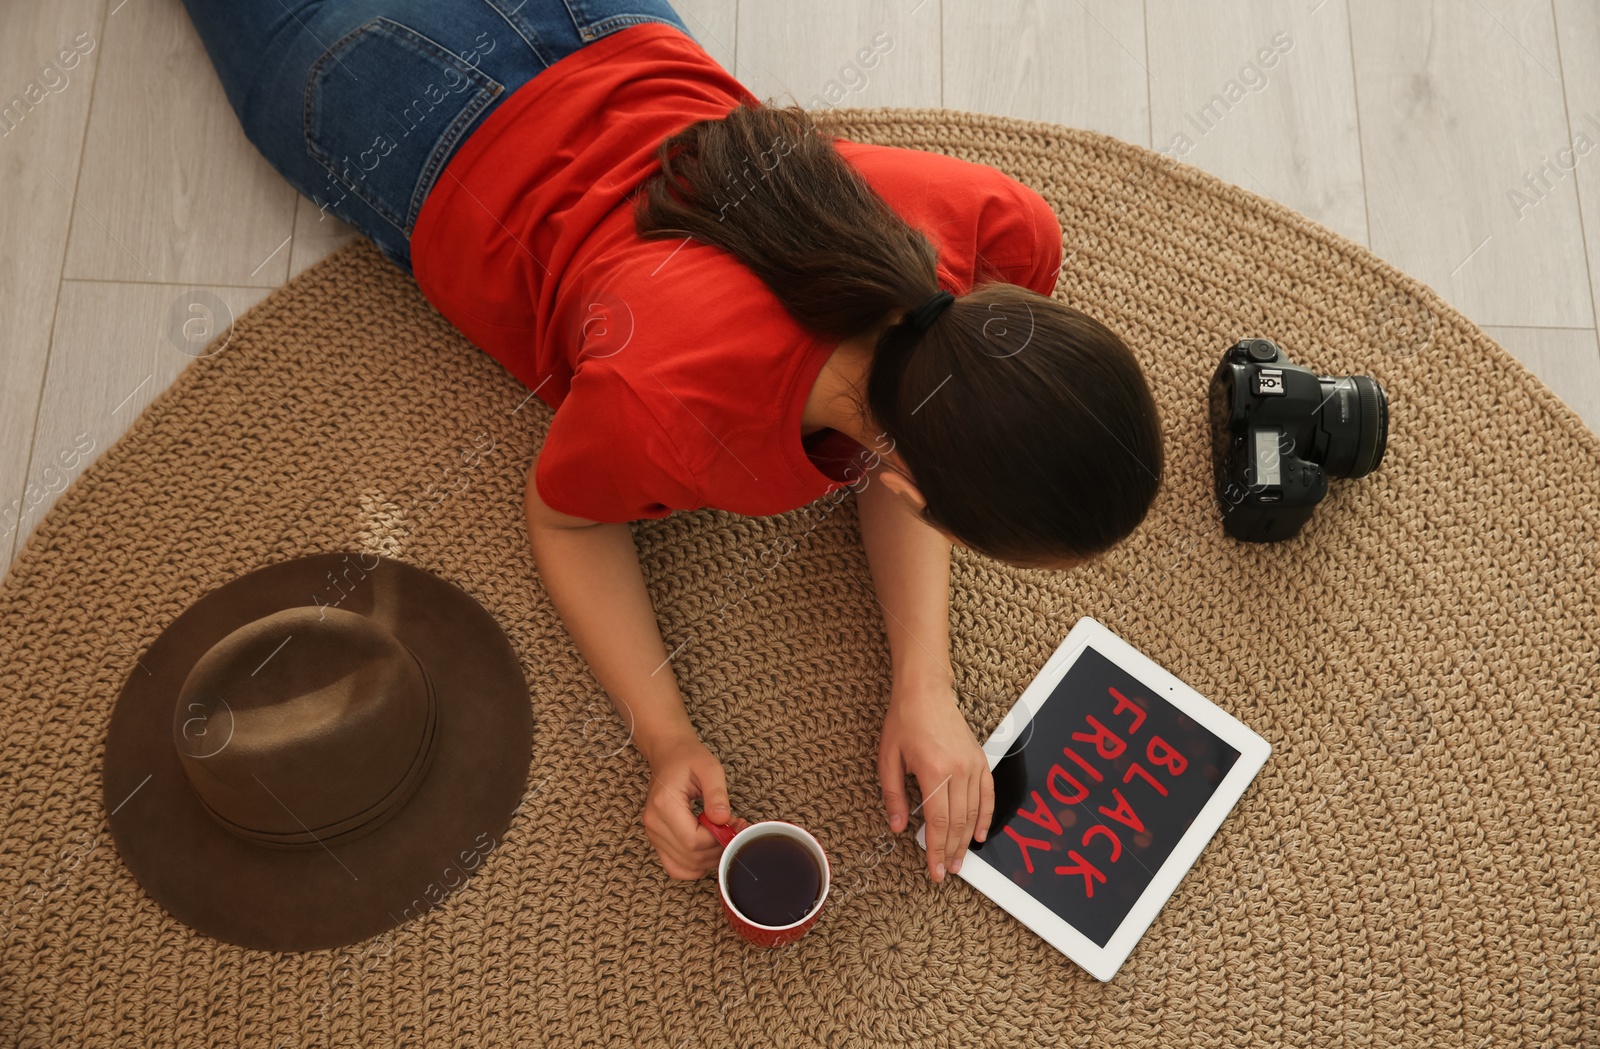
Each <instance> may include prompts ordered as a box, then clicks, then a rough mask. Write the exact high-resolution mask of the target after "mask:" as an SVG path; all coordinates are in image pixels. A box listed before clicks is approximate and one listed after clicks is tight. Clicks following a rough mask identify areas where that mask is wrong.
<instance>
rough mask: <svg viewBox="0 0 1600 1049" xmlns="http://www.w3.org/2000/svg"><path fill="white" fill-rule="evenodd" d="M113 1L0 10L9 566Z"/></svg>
mask: <svg viewBox="0 0 1600 1049" xmlns="http://www.w3.org/2000/svg"><path fill="white" fill-rule="evenodd" d="M105 8H106V5H105V0H62V2H59V3H49V4H6V5H5V6H4V8H3V9H0V71H3V76H4V78H5V79H4V82H0V91H4V92H6V93H5V94H4V95H0V185H3V186H4V187H5V192H4V193H0V294H3V296H4V297H3V299H0V530H3V531H4V536H3V538H0V556H4V557H5V563H6V564H10V563H11V555H12V551H13V549H14V548H15V543H16V522H17V515H18V514H20V513H21V512H22V511H23V509H24V508H25V504H26V501H27V499H28V497H29V494H30V493H29V485H33V486H34V490H35V491H37V489H38V486H39V485H41V484H46V483H48V482H46V481H45V480H44V479H43V478H37V477H33V476H32V475H30V474H29V473H28V458H29V450H30V449H31V447H32V445H33V441H34V426H35V423H36V422H37V417H38V411H39V396H40V392H41V391H42V390H43V388H44V375H45V369H46V367H47V365H48V362H49V358H50V328H51V325H52V324H53V323H54V321H55V315H56V295H57V292H58V291H59V283H60V279H61V262H62V259H63V258H64V257H65V254H66V246H67V231H68V230H69V229H70V228H71V224H72V218H73V214H72V213H73V208H74V205H73V202H72V196H73V191H74V189H75V187H76V185H77V182H78V164H79V161H80V158H81V156H82V152H83V130H84V127H85V126H86V125H87V124H88V121H89V104H90V100H91V98H92V97H93V94H94V81H95V74H96V71H97V70H98V67H99V65H100V56H101V53H102V50H103V49H102V47H101V41H100V37H101V28H100V27H101V23H102V21H103V20H104V17H105Z"/></svg>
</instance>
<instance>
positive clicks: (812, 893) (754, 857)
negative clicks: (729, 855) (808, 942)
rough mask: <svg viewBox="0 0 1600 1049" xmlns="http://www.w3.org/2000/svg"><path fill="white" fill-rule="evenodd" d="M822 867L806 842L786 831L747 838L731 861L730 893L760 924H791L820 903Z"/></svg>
mask: <svg viewBox="0 0 1600 1049" xmlns="http://www.w3.org/2000/svg"><path fill="white" fill-rule="evenodd" d="M821 893H822V867H821V865H820V864H818V863H817V858H816V857H815V856H814V855H812V853H811V850H810V849H808V848H806V846H805V844H804V843H802V842H799V841H796V840H795V839H794V838H791V837H789V836H788V835H786V834H761V835H758V836H756V837H753V838H751V839H749V840H748V841H746V842H745V843H744V844H743V845H741V846H740V847H739V851H738V852H736V853H734V855H733V860H732V861H731V862H730V863H729V864H728V896H729V897H730V898H731V899H732V900H733V905H734V907H736V908H737V909H738V911H739V913H740V914H742V915H744V916H745V917H746V918H749V919H750V920H751V921H753V922H756V923H757V924H759V925H790V924H793V923H794V922H797V921H799V920H800V919H801V918H804V917H805V916H806V915H807V914H808V913H810V911H811V908H812V907H814V906H816V903H817V897H818V896H819V895H820V894H821Z"/></svg>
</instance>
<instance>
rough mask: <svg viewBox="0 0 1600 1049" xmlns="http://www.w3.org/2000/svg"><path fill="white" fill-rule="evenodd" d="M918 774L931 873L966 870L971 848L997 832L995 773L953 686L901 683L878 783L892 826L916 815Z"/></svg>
mask: <svg viewBox="0 0 1600 1049" xmlns="http://www.w3.org/2000/svg"><path fill="white" fill-rule="evenodd" d="M907 773H909V774H911V775H913V776H916V777H917V787H918V789H919V790H921V792H922V812H923V819H924V820H925V821H926V822H927V828H928V834H927V860H928V876H929V877H931V878H932V879H933V880H934V881H943V880H944V875H945V872H946V871H947V870H948V871H950V872H951V873H956V872H959V871H960V870H961V861H962V859H963V858H964V857H965V856H966V854H967V846H968V845H969V844H970V843H971V842H972V840H973V839H974V838H976V839H977V840H978V841H982V840H983V839H984V838H985V837H986V836H987V835H988V833H989V819H990V817H991V816H993V815H994V776H993V774H992V773H990V771H989V759H988V756H987V755H985V754H984V752H983V748H982V747H980V746H978V741H977V740H976V739H974V738H973V735H972V730H971V729H969V728H968V727H967V720H966V718H964V717H963V716H962V715H961V711H960V709H959V708H957V706H956V703H955V695H954V694H953V693H952V692H951V691H950V689H949V688H947V687H938V686H926V687H910V686H901V685H899V684H896V685H895V688H894V691H893V692H892V693H891V694H890V697H889V712H888V713H887V714H886V715H884V719H883V735H882V736H881V738H880V739H879V742H878V780H879V783H880V785H881V786H882V788H883V805H884V808H885V809H886V810H887V812H888V816H889V829H890V830H891V831H894V832H895V833H899V832H900V831H902V830H904V829H905V827H906V823H907V821H908V820H909V819H910V816H911V813H910V810H909V808H908V807H907V803H906V775H907Z"/></svg>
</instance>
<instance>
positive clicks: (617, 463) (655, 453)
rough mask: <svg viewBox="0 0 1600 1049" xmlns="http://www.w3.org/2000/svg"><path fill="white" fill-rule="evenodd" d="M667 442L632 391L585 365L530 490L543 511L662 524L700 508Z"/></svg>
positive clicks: (599, 367) (598, 366)
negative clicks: (676, 514)
mask: <svg viewBox="0 0 1600 1049" xmlns="http://www.w3.org/2000/svg"><path fill="white" fill-rule="evenodd" d="M692 476H693V474H692V473H691V472H690V471H689V470H688V469H687V468H686V467H685V466H684V464H683V462H682V461H681V459H680V458H679V455H678V449H677V446H676V445H675V444H674V443H673V440H672V437H671V435H670V434H668V433H667V431H666V430H665V429H664V428H663V427H662V426H661V424H660V423H659V422H658V421H657V420H656V419H655V417H654V416H653V415H652V413H651V411H650V408H649V406H648V405H646V404H645V403H644V402H643V400H641V399H640V397H639V395H638V394H637V393H635V392H634V390H633V388H632V387H631V386H629V385H628V383H627V382H626V381H625V380H624V379H623V378H622V377H621V376H620V375H618V374H617V373H616V372H615V371H614V370H613V369H611V368H610V367H608V366H607V365H606V364H605V363H604V362H603V361H600V360H589V361H585V362H584V363H583V364H582V366H580V367H579V368H578V370H577V371H576V372H575V373H574V374H573V377H572V387H571V390H570V391H569V392H568V394H567V396H566V398H565V399H564V400H563V401H562V402H561V407H560V408H558V409H557V410H556V414H555V418H554V419H553V420H551V423H550V431H549V433H548V434H547V435H546V437H545V441H544V447H543V449H542V450H541V451H540V452H539V463H538V465H537V466H536V467H535V468H534V478H533V480H534V485H535V487H536V488H537V489H538V491H539V498H540V499H542V500H544V503H545V505H546V506H548V507H550V508H551V509H553V510H556V511H559V512H560V513H564V514H570V515H572V516H574V517H583V518H586V519H588V520H591V521H634V520H638V519H640V518H646V517H665V516H667V515H668V514H670V513H672V512H673V511H675V510H692V509H696V508H698V507H699V506H701V505H702V502H701V499H700V493H699V492H697V491H695V490H694V489H693V488H691V487H689V486H688V485H687V484H685V483H684V481H683V480H682V479H683V478H688V477H692Z"/></svg>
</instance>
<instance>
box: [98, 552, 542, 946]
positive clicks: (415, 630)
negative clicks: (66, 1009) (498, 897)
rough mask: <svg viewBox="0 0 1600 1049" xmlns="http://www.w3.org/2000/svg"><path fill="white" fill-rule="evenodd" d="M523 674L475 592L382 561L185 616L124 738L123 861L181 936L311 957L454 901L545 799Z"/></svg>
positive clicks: (147, 680)
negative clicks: (186, 929)
mask: <svg viewBox="0 0 1600 1049" xmlns="http://www.w3.org/2000/svg"><path fill="white" fill-rule="evenodd" d="M531 738H532V718H531V712H530V709H529V703H528V689H527V685H526V683H525V682H524V679H523V675H522V667H521V664H520V663H519V662H518V660H517V657H516V654H515V652H514V651H513V650H512V648H511V644H510V642H509V641H508V640H507V638H506V636H505V634H504V632H503V631H502V630H501V629H500V626H499V624H498V623H496V622H495V620H494V617H493V616H491V615H490V614H489V613H488V612H487V611H485V610H484V608H483V607H482V606H481V605H479V604H478V602H477V601H475V600H473V599H472V597H470V596H469V595H467V594H466V593H465V592H464V591H462V590H460V589H459V588H457V587H455V586H453V585H452V584H450V583H448V582H445V581H444V580H443V579H440V578H439V577H438V576H436V575H433V574H432V573H430V572H427V571H424V570H423V569H420V568H416V567H413V566H411V565H408V564H404V563H402V562H400V561H395V560H393V559H391V558H385V557H381V556H380V555H378V554H375V553H326V554H315V555H312V556H309V557H301V558H297V559H295V560H291V561H284V562H281V563H278V564H272V565H267V566H266V567H264V568H259V569H256V570H255V571H252V572H249V573H247V574H245V575H243V576H240V577H239V578H237V579H234V580H233V581H231V582H229V583H227V584H225V585H223V586H220V587H218V588H217V589H215V590H213V591H211V592H210V593H208V594H206V595H205V596H204V597H202V598H200V600H198V601H196V602H195V603H194V604H193V605H191V606H190V607H189V608H188V609H186V610H185V611H184V612H183V613H182V614H181V615H179V616H178V617H177V618H176V619H175V620H173V622H172V623H171V624H169V625H168V626H167V628H166V629H165V630H164V631H163V632H162V633H161V635H160V636H159V637H157V638H156V640H155V641H154V642H153V643H152V644H151V645H150V647H149V648H148V649H147V650H146V651H145V652H144V653H143V655H142V657H141V658H140V660H139V661H138V662H137V663H136V664H135V665H134V667H133V670H132V671H131V673H130V674H129V677H128V680H127V682H126V683H125V684H124V685H123V688H122V692H121V694H120V695H119V696H118V698H117V703H116V707H115V709H114V710H113V711H112V714H111V723H110V728H109V730H108V733H107V737H106V756H105V804H106V811H107V812H108V813H109V819H110V823H111V834H112V837H113V839H114V840H115V841H116V845H117V851H118V853H120V855H121V856H122V859H123V861H124V862H125V863H126V864H127V865H128V867H129V869H130V870H132V871H133V874H134V876H135V877H136V878H138V879H139V882H140V884H142V885H143V886H144V888H145V890H146V891H147V892H149V893H150V895H151V896H152V897H153V898H154V899H155V900H156V901H157V902H158V903H160V904H161V906H162V907H164V908H166V910H167V911H168V912H169V913H170V914H171V915H172V916H173V917H175V918H177V919H178V920H179V921H181V922H184V923H185V924H187V925H189V926H191V927H193V928H194V929H196V930H198V931H200V932H202V933H205V934H206V935H208V936H214V937H216V938H217V939H220V940H226V941H228V942H229V943H236V944H240V945H242V946H245V947H253V948H258V949H262V950H274V951H309V950H316V949H319V948H326V947H339V946H343V945H345V944H350V943H354V942H356V941H358V940H365V939H368V938H369V937H372V936H375V935H377V934H378V933H381V932H383V931H385V930H387V929H390V928H393V927H394V926H396V925H399V924H401V923H402V922H404V921H407V920H409V919H410V918H413V917H415V916H417V915H418V914H421V913H422V912H423V911H426V910H428V909H429V908H430V907H432V906H434V905H435V904H437V903H440V902H442V901H443V900H444V898H445V897H446V896H448V895H449V893H450V892H451V891H453V890H454V889H455V888H458V887H459V886H460V885H461V884H462V883H464V882H465V881H466V879H467V878H468V877H469V876H470V875H471V874H472V873H473V871H475V870H477V869H478V868H479V867H481V866H482V865H483V864H484V863H485V862H486V861H488V859H489V854H490V852H491V851H492V850H493V848H494V846H495V845H496V844H497V843H498V842H499V840H500V836H501V834H502V833H503V832H504V831H505V829H506V828H507V827H508V826H509V825H510V823H511V817H512V815H513V813H514V812H515V811H516V809H517V806H518V804H519V801H520V798H521V795H522V791H523V787H524V786H525V784H526V782H527V774H528V764H529V759H530V742H531Z"/></svg>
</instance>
